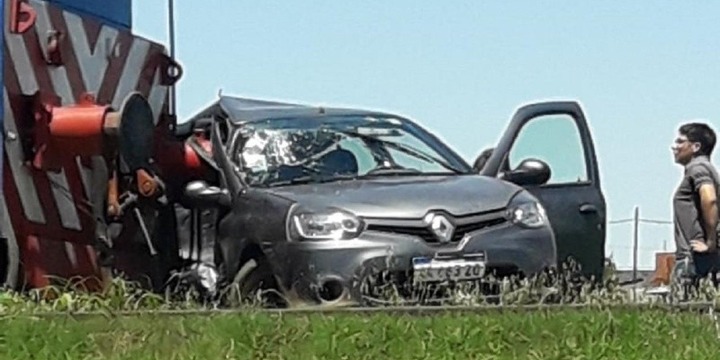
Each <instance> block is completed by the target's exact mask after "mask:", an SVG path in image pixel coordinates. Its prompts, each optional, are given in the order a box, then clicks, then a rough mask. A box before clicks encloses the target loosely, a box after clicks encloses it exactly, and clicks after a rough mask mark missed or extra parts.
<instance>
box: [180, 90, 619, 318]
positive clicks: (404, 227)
mask: <svg viewBox="0 0 720 360" xmlns="http://www.w3.org/2000/svg"><path fill="white" fill-rule="evenodd" d="M188 124H189V125H188V126H190V127H192V128H193V131H195V132H196V133H197V134H202V135H198V136H199V137H202V136H205V137H206V138H208V139H210V142H211V145H212V146H211V149H212V150H211V151H206V150H207V148H204V149H205V150H202V149H203V148H202V147H198V149H200V150H199V151H205V156H204V158H205V160H206V161H207V162H208V163H210V164H212V166H213V168H214V169H215V170H216V171H217V175H218V176H217V178H216V180H207V179H204V180H195V181H192V182H190V183H189V184H187V186H186V191H185V194H184V197H185V199H186V203H187V204H190V205H189V206H190V207H192V208H194V209H214V210H216V211H217V216H216V217H214V218H213V219H214V220H211V221H212V222H214V223H213V224H208V225H211V226H212V228H213V229H216V230H214V231H215V234H214V235H213V236H212V238H213V239H214V241H212V244H211V245H208V244H205V245H202V246H205V247H208V246H210V247H211V251H212V253H213V254H215V260H214V261H213V264H211V265H212V266H213V267H214V268H215V269H216V271H217V274H218V276H219V280H218V283H219V285H220V287H221V288H233V289H235V291H237V292H238V294H240V296H241V297H243V298H248V299H249V298H251V297H253V296H254V295H256V294H257V293H258V291H259V290H271V291H265V292H264V293H265V294H274V296H271V295H268V296H269V297H268V299H270V300H271V301H273V302H275V303H277V304H278V305H284V306H287V305H291V306H297V305H330V304H364V303H366V301H365V300H366V299H368V298H371V297H372V294H371V293H372V291H373V286H378V285H377V284H381V283H382V284H385V283H391V284H393V286H395V287H396V288H397V289H400V290H399V292H400V294H401V296H406V297H412V296H413V295H412V293H413V291H416V290H417V289H421V288H425V287H428V286H433V285H442V284H456V283H467V282H481V281H482V280H483V279H484V278H486V277H487V276H489V275H491V274H492V275H493V276H507V275H520V276H530V275H533V274H538V273H540V272H542V271H545V270H547V269H551V268H554V267H556V266H557V265H558V264H559V263H560V262H562V261H565V260H567V259H568V258H572V259H574V260H575V261H576V262H578V263H579V264H581V265H582V270H583V273H584V274H586V275H588V276H599V275H601V274H602V270H603V266H604V259H605V253H604V248H605V246H604V242H605V200H604V197H603V194H602V191H601V187H600V181H599V171H598V165H597V160H596V157H595V152H594V146H593V143H592V138H591V136H590V131H589V129H588V126H587V123H586V120H585V117H584V114H583V112H582V110H581V107H580V106H579V105H578V104H577V103H575V102H544V103H537V104H530V105H526V106H523V107H521V108H520V109H519V110H518V111H517V112H516V114H515V115H514V116H513V118H512V119H511V121H510V126H509V127H508V129H507V131H506V132H505V134H504V135H503V136H502V137H501V139H500V141H499V143H498V144H497V145H496V146H494V148H493V149H492V151H487V152H485V153H484V154H483V155H482V156H483V158H482V159H481V160H482V161H476V163H475V166H471V165H470V164H468V163H467V162H466V161H465V160H464V159H463V158H462V157H461V156H459V155H458V154H457V153H456V152H455V151H453V150H452V149H451V148H450V147H449V146H447V145H446V144H444V143H443V142H442V141H441V140H439V139H438V137H436V136H435V135H433V134H432V133H430V132H428V131H427V130H425V129H423V128H422V127H421V126H419V125H418V124H417V123H415V122H414V121H411V120H410V119H408V118H405V117H402V116H399V115H395V114H391V113H384V112H375V111H367V110H361V109H341V108H323V107H313V106H305V105H297V104H289V103H280V102H271V101H261V100H253V99H245V98H236V97H228V96H222V97H221V98H220V99H219V100H218V101H217V102H216V103H214V104H212V105H211V106H210V107H209V108H207V109H206V110H204V111H203V112H201V113H200V114H198V115H197V116H195V117H194V118H193V119H191V120H190V122H189V123H188ZM548 138H550V139H553V140H552V141H551V143H550V144H546V145H543V141H542V140H543V139H545V140H547V139H548ZM545 143H547V141H545ZM194 228H197V229H200V230H197V231H202V229H203V228H204V227H203V226H195V227H194ZM201 238H202V237H201ZM368 284H374V285H370V286H368ZM266 300H267V299H266Z"/></svg>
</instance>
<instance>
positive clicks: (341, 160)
mask: <svg viewBox="0 0 720 360" xmlns="http://www.w3.org/2000/svg"><path fill="white" fill-rule="evenodd" d="M318 170H320V171H321V172H322V173H323V174H327V175H351V176H352V175H357V173H358V161H357V159H356V158H355V155H354V154H353V153H352V152H350V151H348V150H345V149H342V148H340V147H338V148H337V149H335V150H333V151H331V152H329V153H327V154H325V155H323V156H322V157H320V159H318Z"/></svg>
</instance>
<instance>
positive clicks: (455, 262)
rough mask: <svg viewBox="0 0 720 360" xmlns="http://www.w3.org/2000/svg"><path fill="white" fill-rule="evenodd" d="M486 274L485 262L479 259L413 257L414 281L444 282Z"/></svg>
mask: <svg viewBox="0 0 720 360" xmlns="http://www.w3.org/2000/svg"><path fill="white" fill-rule="evenodd" d="M483 275H485V262H484V261H479V260H465V259H452V260H438V259H431V258H414V259H413V282H415V283H425V282H442V281H463V280H475V279H480V278H482V277H483Z"/></svg>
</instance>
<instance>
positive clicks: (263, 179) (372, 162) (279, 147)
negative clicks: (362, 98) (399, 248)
mask: <svg viewBox="0 0 720 360" xmlns="http://www.w3.org/2000/svg"><path fill="white" fill-rule="evenodd" d="M411 126H412V125H410V124H409V123H407V122H403V121H401V120H399V119H397V118H392V117H378V116H372V117H371V116H334V117H333V116H323V117H308V118H291V119H274V120H268V121H263V122H258V123H252V124H250V125H248V127H246V128H245V130H244V131H245V134H244V136H243V138H244V143H243V144H242V145H241V146H240V147H239V150H238V151H237V152H236V153H235V154H233V155H234V156H233V157H232V158H233V160H234V161H235V162H236V163H238V165H239V166H240V167H241V168H242V169H243V170H244V176H245V181H247V183H248V184H249V185H251V186H280V185H288V184H299V183H313V182H327V181H336V180H344V179H353V178H369V177H376V176H402V175H408V176H409V175H418V174H423V175H448V174H455V173H461V172H462V170H460V169H459V168H460V166H459V165H457V164H454V163H453V162H452V160H450V159H447V158H446V157H443V156H442V155H441V154H440V153H439V152H438V151H436V148H435V147H434V146H433V144H432V143H430V142H429V141H424V140H423V139H421V136H422V135H421V133H420V132H419V130H418V129H416V128H413V127H411Z"/></svg>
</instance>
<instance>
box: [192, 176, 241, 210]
mask: <svg viewBox="0 0 720 360" xmlns="http://www.w3.org/2000/svg"><path fill="white" fill-rule="evenodd" d="M185 200H186V201H187V202H189V205H191V206H196V207H200V208H208V207H216V206H221V207H230V205H231V204H232V197H231V196H230V192H229V191H228V190H227V189H221V188H219V187H217V186H210V185H208V183H206V182H205V181H203V180H195V181H191V182H189V183H188V184H187V185H186V186H185Z"/></svg>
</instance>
